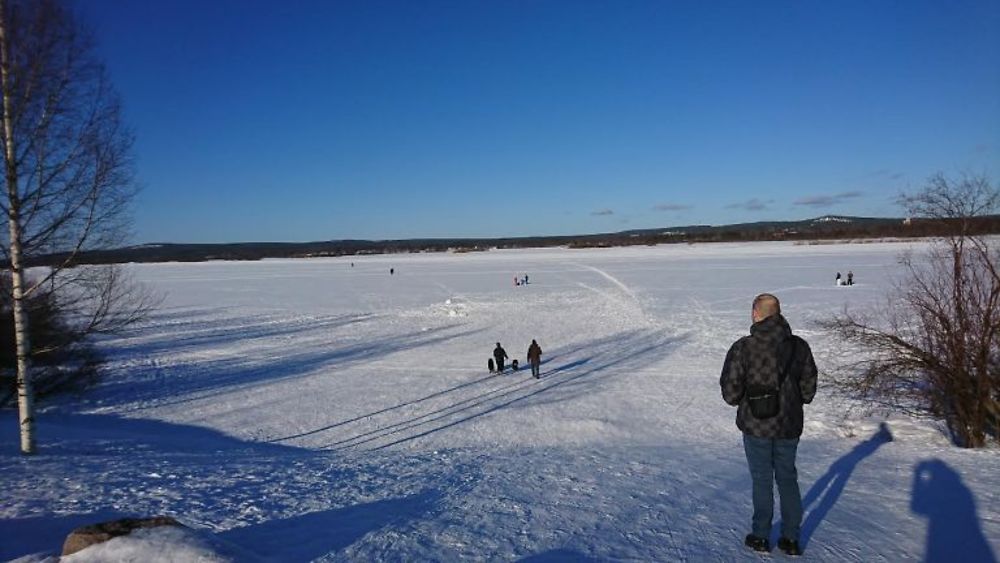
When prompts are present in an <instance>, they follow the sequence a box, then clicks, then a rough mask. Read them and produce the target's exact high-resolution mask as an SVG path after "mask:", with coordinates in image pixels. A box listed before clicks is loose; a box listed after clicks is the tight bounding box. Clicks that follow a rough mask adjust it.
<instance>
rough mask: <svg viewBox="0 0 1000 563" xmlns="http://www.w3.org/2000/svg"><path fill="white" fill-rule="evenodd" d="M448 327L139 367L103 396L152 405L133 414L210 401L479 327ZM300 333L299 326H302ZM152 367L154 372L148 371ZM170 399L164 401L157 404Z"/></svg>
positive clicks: (446, 338)
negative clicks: (159, 372)
mask: <svg viewBox="0 0 1000 563" xmlns="http://www.w3.org/2000/svg"><path fill="white" fill-rule="evenodd" d="M453 328H455V327H453V326H451V327H438V328H430V329H426V330H419V331H415V332H411V333H409V334H402V335H387V336H385V337H382V338H378V339H375V340H368V341H364V342H360V343H356V344H350V345H347V346H341V347H333V348H329V349H319V350H317V349H316V348H312V349H309V351H306V352H302V353H297V354H296V353H294V352H293V353H286V354H280V355H276V356H275V357H274V358H269V359H268V360H266V361H264V362H257V363H248V361H247V359H246V358H243V357H227V358H223V359H219V360H212V361H203V362H198V363H196V364H193V365H191V366H190V367H189V368H187V370H186V371H185V370H184V368H180V369H178V368H176V367H173V368H171V371H172V373H171V375H170V377H152V378H149V377H147V378H143V374H142V373H141V369H142V368H136V370H138V371H139V373H137V374H136V375H137V377H134V378H129V380H127V381H120V382H116V383H112V384H109V385H106V386H105V387H104V392H105V393H106V396H108V397H110V398H112V400H113V398H115V397H118V396H119V395H121V396H122V397H123V400H127V401H128V402H133V403H143V402H152V403H153V404H150V405H145V406H140V407H137V408H136V410H143V409H145V408H153V407H160V406H169V405H177V404H183V403H188V402H192V401H198V400H203V399H208V398H212V397H216V396H219V395H222V394H225V393H229V392H231V391H233V390H235V389H239V388H245V387H252V386H255V385H258V384H264V383H274V382H276V381H282V380H288V379H294V378H297V377H301V376H303V375H308V374H310V373H313V372H315V371H316V370H319V369H322V368H328V367H333V366H336V367H345V366H348V365H353V364H357V363H362V362H370V361H373V360H375V359H377V358H379V357H383V356H388V355H391V354H395V353H399V352H404V351H407V350H412V349H415V348H419V347H422V346H432V345H436V344H441V343H443V342H447V341H449V340H453V339H455V338H462V337H465V336H469V335H472V334H475V333H477V332H481V331H482V330H483V329H476V330H464V331H454V330H452V329H453ZM303 329H304V328H303ZM149 369H156V368H149ZM164 397H176V398H174V399H170V400H166V401H163V400H158V399H162V398H164Z"/></svg>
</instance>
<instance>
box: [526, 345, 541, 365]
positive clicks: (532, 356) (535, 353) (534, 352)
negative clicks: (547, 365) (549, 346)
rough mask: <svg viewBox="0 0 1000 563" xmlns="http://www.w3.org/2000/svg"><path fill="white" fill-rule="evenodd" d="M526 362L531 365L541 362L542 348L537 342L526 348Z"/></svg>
mask: <svg viewBox="0 0 1000 563" xmlns="http://www.w3.org/2000/svg"><path fill="white" fill-rule="evenodd" d="M528 361H529V362H531V363H533V364H539V363H541V362H542V347H541V346H539V345H538V343H537V342H534V341H532V342H531V346H528Z"/></svg>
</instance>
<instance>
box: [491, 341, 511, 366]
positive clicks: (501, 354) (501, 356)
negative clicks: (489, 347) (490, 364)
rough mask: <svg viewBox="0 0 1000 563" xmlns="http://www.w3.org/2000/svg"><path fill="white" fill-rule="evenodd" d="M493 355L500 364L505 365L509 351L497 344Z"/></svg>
mask: <svg viewBox="0 0 1000 563" xmlns="http://www.w3.org/2000/svg"><path fill="white" fill-rule="evenodd" d="M493 357H494V358H496V359H497V363H498V364H500V365H503V361H504V360H506V359H507V358H508V356H507V351H506V350H504V349H503V348H501V347H499V346H497V347H496V348H494V349H493Z"/></svg>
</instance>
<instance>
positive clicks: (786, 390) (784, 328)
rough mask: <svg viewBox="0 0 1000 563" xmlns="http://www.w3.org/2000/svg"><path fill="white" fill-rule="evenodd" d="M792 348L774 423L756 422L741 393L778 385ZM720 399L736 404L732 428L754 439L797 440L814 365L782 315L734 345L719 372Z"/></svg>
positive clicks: (762, 323)
mask: <svg viewBox="0 0 1000 563" xmlns="http://www.w3.org/2000/svg"><path fill="white" fill-rule="evenodd" d="M793 342H794V343H795V346H794V350H795V357H794V359H793V360H792V362H791V364H790V365H789V369H788V373H787V375H786V376H785V380H784V383H783V384H782V386H781V390H780V393H779V397H780V404H781V409H780V412H779V413H778V415H777V416H775V417H773V418H766V419H759V418H756V417H754V416H753V414H752V413H751V412H750V404H749V402H748V401H747V399H746V389H747V387H748V386H749V385H751V384H757V385H769V386H771V387H777V386H778V374H779V372H780V371H781V369H783V368H784V366H785V363H786V361H787V359H788V357H789V356H788V354H789V348H791V346H792V343H793ZM719 384H720V385H721V386H722V398H723V399H725V401H726V402H727V403H729V404H730V405H733V406H736V405H739V409H738V410H737V412H736V426H737V427H739V429H740V430H742V431H743V432H744V433H745V434H749V435H751V436H756V437H758V438H798V437H799V436H801V435H802V405H803V404H808V403H810V402H812V400H813V396H815V395H816V362H815V361H814V360H813V355H812V350H810V349H809V344H807V343H806V341H805V340H803V339H801V338H799V337H798V336H793V335H792V329H791V327H789V326H788V321H786V320H785V318H784V317H783V316H781V315H780V314H778V315H771V316H770V317H767V318H766V319H764V320H762V321H759V322H756V323H754V324H753V326H751V327H750V336H744V337H743V338H741V339H739V340H737V341H736V342H735V343H734V344H733V345H732V347H730V348H729V353H728V354H726V363H725V365H724V366H723V367H722V377H721V378H720V379H719Z"/></svg>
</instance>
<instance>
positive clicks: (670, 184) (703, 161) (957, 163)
mask: <svg viewBox="0 0 1000 563" xmlns="http://www.w3.org/2000/svg"><path fill="white" fill-rule="evenodd" d="M79 4H80V12H81V15H82V16H83V18H84V19H85V20H86V21H87V22H88V24H89V25H90V26H91V27H92V28H93V29H94V30H95V32H96V34H97V38H98V42H99V52H100V54H101V56H102V57H103V58H104V60H105V62H106V63H107V66H108V68H109V70H110V72H111V76H112V80H113V81H114V83H115V85H116V87H117V89H118V91H119V92H120V94H121V96H122V98H123V100H124V104H125V113H126V117H127V119H128V121H129V123H130V124H131V126H132V128H133V129H134V132H135V134H136V146H135V154H136V159H137V169H138V174H139V178H140V181H141V183H142V186H143V191H142V193H141V195H140V196H139V197H138V198H137V200H136V205H135V237H134V238H135V241H136V242H140V243H142V242H236V241H311V240H328V239H341V238H364V239H388V238H415V237H498V236H519V235H547V234H574V233H591V232H607V231H619V230H625V229H634V228H647V227H665V226H674V225H687V224H722V223H733V222H745V221H761V220H771V219H801V218H807V217H814V216H818V215H823V214H828V213H836V214H853V215H899V214H900V213H901V212H900V210H899V209H898V208H896V207H895V206H894V204H893V203H892V200H893V198H894V196H895V195H897V194H898V193H899V192H900V191H901V190H907V189H909V190H912V189H915V188H918V187H919V186H920V185H921V184H922V183H923V181H924V180H925V179H926V178H927V176H929V175H930V174H932V173H934V172H936V171H943V172H946V173H957V172H960V171H972V172H985V173H987V174H990V175H991V176H992V178H993V179H994V180H995V181H1000V32H998V31H997V30H1000V2H997V1H996V0H990V1H942V2H920V1H909V0H908V1H898V2H889V1H874V2H872V1H864V2H852V1H846V2H839V1H838V2H833V1H830V2H811V1H787V2H745V1H740V2H668V1H657V2H642V1H627V2H612V1H605V2H591V1H574V2H550V1H504V2H485V1H468V0H456V1H449V2H440V1H431V2H418V1H413V0H408V1H399V2H387V1H381V0H357V1H346V0H321V1H305V0H297V1H289V2H274V1H266V2H264V1H249V0H238V1H237V0H211V1H205V0H199V1H187V0H184V1H181V0H170V1H163V2H135V1H132V0H86V1H81V2H79Z"/></svg>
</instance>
